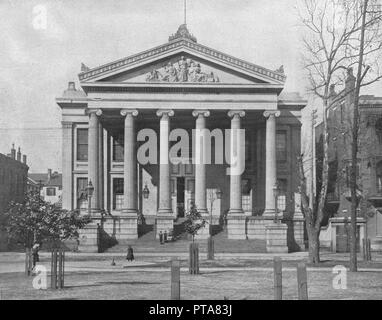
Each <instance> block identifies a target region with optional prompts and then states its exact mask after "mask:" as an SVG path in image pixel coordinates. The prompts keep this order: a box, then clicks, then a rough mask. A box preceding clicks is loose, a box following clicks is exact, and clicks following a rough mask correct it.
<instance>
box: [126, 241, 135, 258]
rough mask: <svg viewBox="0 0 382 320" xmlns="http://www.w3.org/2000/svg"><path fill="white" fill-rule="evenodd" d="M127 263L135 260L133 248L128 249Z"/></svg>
mask: <svg viewBox="0 0 382 320" xmlns="http://www.w3.org/2000/svg"><path fill="white" fill-rule="evenodd" d="M126 260H127V261H133V260H134V250H133V248H132V246H130V245H129V246H128V247H127V256H126Z"/></svg>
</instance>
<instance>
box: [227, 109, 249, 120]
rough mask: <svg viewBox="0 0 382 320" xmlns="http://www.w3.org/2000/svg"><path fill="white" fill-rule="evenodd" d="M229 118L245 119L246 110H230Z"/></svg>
mask: <svg viewBox="0 0 382 320" xmlns="http://www.w3.org/2000/svg"><path fill="white" fill-rule="evenodd" d="M228 117H230V118H233V117H240V118H243V117H245V111H244V110H230V111H228Z"/></svg>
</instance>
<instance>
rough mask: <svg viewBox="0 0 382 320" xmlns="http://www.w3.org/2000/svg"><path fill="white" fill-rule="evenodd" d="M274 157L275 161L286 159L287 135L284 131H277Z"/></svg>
mask: <svg viewBox="0 0 382 320" xmlns="http://www.w3.org/2000/svg"><path fill="white" fill-rule="evenodd" d="M276 159H277V161H286V160H287V135H286V131H277V134H276Z"/></svg>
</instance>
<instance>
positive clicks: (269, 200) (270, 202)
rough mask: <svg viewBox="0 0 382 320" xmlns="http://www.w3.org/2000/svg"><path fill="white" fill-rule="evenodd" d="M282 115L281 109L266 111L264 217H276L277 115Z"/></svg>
mask: <svg viewBox="0 0 382 320" xmlns="http://www.w3.org/2000/svg"><path fill="white" fill-rule="evenodd" d="M279 116H280V111H277V110H272V111H265V112H264V117H266V118H267V125H266V137H265V139H266V146H265V210H264V214H263V216H264V217H267V216H268V217H269V216H272V217H274V215H275V212H276V203H275V195H274V191H273V190H274V187H275V185H276V183H277V162H276V117H279Z"/></svg>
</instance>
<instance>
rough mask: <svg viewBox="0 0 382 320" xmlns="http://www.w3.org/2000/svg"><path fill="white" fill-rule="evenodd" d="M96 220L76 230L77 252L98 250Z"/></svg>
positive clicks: (95, 251)
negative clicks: (77, 235)
mask: <svg viewBox="0 0 382 320" xmlns="http://www.w3.org/2000/svg"><path fill="white" fill-rule="evenodd" d="M98 228H99V226H98V223H97V222H96V221H93V222H90V223H89V224H88V225H86V226H85V227H84V228H82V229H80V230H79V231H78V233H79V245H78V251H79V252H91V253H98V252H99V231H98Z"/></svg>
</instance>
